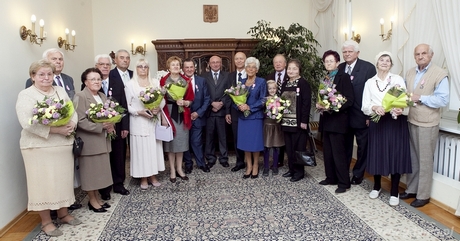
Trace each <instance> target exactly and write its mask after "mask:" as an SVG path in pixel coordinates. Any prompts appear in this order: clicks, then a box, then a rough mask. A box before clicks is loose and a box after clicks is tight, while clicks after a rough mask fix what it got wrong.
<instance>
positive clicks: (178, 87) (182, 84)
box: [166, 78, 187, 113]
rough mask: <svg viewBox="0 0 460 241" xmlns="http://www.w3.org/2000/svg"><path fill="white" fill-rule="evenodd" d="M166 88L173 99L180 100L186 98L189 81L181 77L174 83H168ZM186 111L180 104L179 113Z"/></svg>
mask: <svg viewBox="0 0 460 241" xmlns="http://www.w3.org/2000/svg"><path fill="white" fill-rule="evenodd" d="M166 90H167V91H168V94H169V95H170V96H171V98H172V99H173V100H180V99H182V98H184V95H185V92H186V91H187V81H185V80H184V79H183V78H179V80H177V81H176V82H174V83H170V84H168V85H166ZM182 112H184V107H183V106H179V113H182Z"/></svg>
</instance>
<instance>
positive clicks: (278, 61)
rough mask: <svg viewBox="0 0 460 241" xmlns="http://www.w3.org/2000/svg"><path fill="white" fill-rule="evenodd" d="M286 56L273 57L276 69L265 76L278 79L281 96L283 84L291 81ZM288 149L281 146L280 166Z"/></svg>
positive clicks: (277, 93) (278, 93) (278, 92)
mask: <svg viewBox="0 0 460 241" xmlns="http://www.w3.org/2000/svg"><path fill="white" fill-rule="evenodd" d="M286 63H287V61H286V57H284V55H283V54H277V55H275V57H273V68H275V71H274V72H273V73H271V74H269V75H268V76H266V77H265V79H266V80H267V81H269V80H274V81H276V85H277V87H278V89H277V91H276V95H278V96H281V86H282V85H283V83H284V82H286V81H289V76H288V75H287V74H286ZM285 149H286V147H285V146H282V147H280V150H279V153H278V167H282V166H283V165H284V150H285Z"/></svg>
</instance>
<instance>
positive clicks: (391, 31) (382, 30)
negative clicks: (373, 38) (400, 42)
mask: <svg viewBox="0 0 460 241" xmlns="http://www.w3.org/2000/svg"><path fill="white" fill-rule="evenodd" d="M390 21H391V27H390V30H388V33H387V34H386V36H385V29H384V27H383V24H384V23H385V21H384V20H383V18H381V19H380V37H381V38H382V41H385V40H390V39H391V35H392V33H393V17H391V19H390Z"/></svg>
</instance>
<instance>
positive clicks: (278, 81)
mask: <svg viewBox="0 0 460 241" xmlns="http://www.w3.org/2000/svg"><path fill="white" fill-rule="evenodd" d="M276 85H277V86H278V91H277V92H276V94H278V96H279V95H280V94H281V85H282V83H281V73H278V79H276Z"/></svg>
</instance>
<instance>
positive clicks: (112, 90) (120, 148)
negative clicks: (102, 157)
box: [95, 49, 133, 200]
mask: <svg viewBox="0 0 460 241" xmlns="http://www.w3.org/2000/svg"><path fill="white" fill-rule="evenodd" d="M96 57H97V56H96ZM110 60H111V59H109V58H107V56H105V55H104V56H103V57H102V58H101V57H100V58H99V59H95V62H96V68H98V69H100V70H101V72H102V75H103V76H102V78H103V81H102V86H103V89H104V86H105V85H107V93H106V95H107V97H109V98H113V99H114V100H116V101H117V102H119V103H120V105H121V106H122V107H124V108H126V109H128V105H127V101H126V96H125V85H124V82H127V81H129V80H130V79H131V77H132V76H133V71H131V70H128V67H129V63H130V55H129V53H128V51H126V50H124V49H120V50H118V51H117V52H116V53H115V63H116V67H115V68H114V69H112V70H110V72H109V75H108V78H107V76H106V73H107V71H108V69H110V66H111V64H110V63H111V62H109V61H110ZM109 64H110V65H109ZM104 92H105V91H104ZM115 131H116V135H117V136H116V137H115V139H114V140H112V142H111V144H112V151H111V152H110V167H111V170H112V180H113V185H112V186H113V191H114V192H115V193H119V194H121V195H129V191H128V190H127V189H126V188H125V187H124V185H123V182H124V181H125V178H126V167H125V166H126V148H127V144H126V137H127V136H128V133H129V116H128V114H126V116H124V117H123V118H122V119H121V122H119V123H117V124H116V125H115ZM112 186H108V187H106V188H103V189H100V190H99V193H100V194H101V198H102V199H104V200H109V199H110V190H111V189H112Z"/></svg>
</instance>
